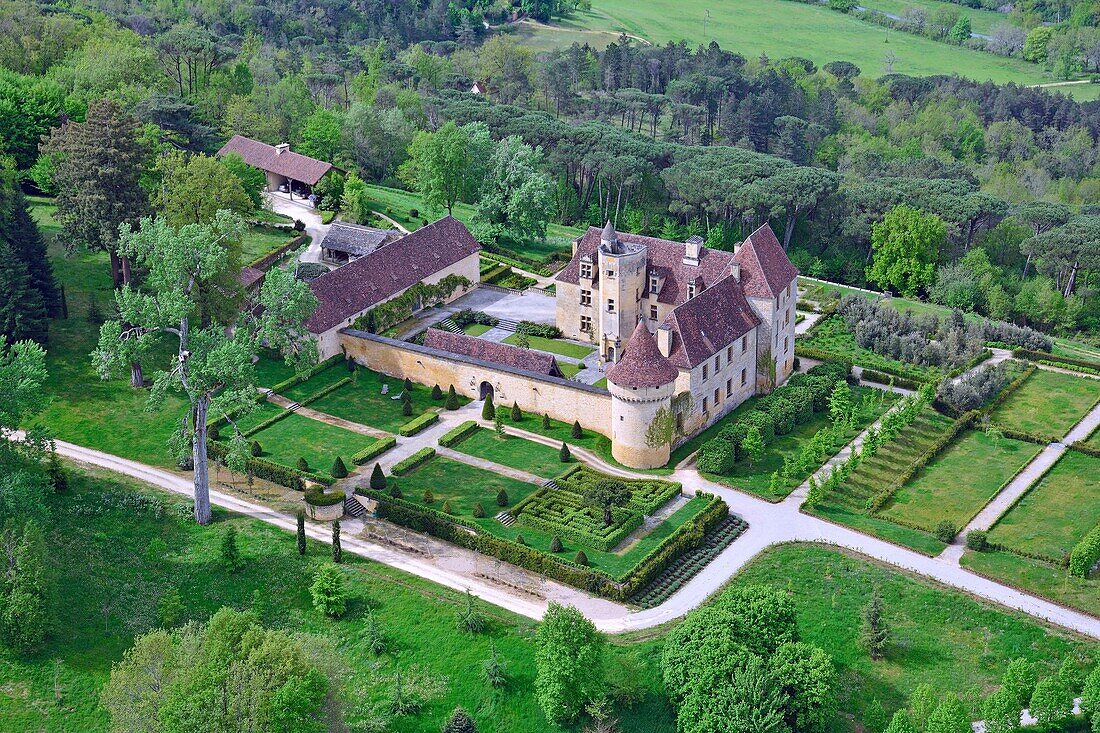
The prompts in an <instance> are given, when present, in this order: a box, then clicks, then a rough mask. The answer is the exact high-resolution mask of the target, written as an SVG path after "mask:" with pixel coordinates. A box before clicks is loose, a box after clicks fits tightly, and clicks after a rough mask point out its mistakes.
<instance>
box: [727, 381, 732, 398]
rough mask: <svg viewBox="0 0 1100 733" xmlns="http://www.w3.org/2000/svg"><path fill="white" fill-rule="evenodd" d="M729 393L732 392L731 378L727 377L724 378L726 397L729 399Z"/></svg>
mask: <svg viewBox="0 0 1100 733" xmlns="http://www.w3.org/2000/svg"><path fill="white" fill-rule="evenodd" d="M731 394H733V380H732V379H727V380H726V399H729V396H730V395H731Z"/></svg>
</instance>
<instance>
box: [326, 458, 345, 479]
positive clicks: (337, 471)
mask: <svg viewBox="0 0 1100 733" xmlns="http://www.w3.org/2000/svg"><path fill="white" fill-rule="evenodd" d="M329 473H331V474H332V477H333V478H347V476H348V467H347V466H345V465H344V459H343V458H341V457H340V456H336V460H335V461H333V462H332V470H331V471H329Z"/></svg>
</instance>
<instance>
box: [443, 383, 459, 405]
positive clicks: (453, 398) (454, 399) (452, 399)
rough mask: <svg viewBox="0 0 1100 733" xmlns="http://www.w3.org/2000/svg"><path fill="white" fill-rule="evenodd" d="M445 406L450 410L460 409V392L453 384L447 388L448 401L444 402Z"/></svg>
mask: <svg viewBox="0 0 1100 733" xmlns="http://www.w3.org/2000/svg"><path fill="white" fill-rule="evenodd" d="M443 406H444V407H445V408H447V409H448V410H457V409H458V394H457V393H456V392H455V386H454V385H453V384H452V385H451V386H450V387H448V388H447V401H446V402H444V403H443Z"/></svg>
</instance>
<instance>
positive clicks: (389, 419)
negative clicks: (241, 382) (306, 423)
mask: <svg viewBox="0 0 1100 733" xmlns="http://www.w3.org/2000/svg"><path fill="white" fill-rule="evenodd" d="M327 371H328V372H331V373H332V374H331V375H330V376H328V377H327V378H326V379H325V380H324V381H321V382H318V383H316V386H315V387H310V385H311V384H313V383H314V381H313V379H311V380H309V381H308V382H306V383H305V384H303V385H298V387H295V388H294V390H291V391H296V392H297V391H298V390H300V394H301V396H302V397H306V396H308V395H310V394H315V393H316V392H318V391H319V390H321V389H324V387H325V386H327V385H328V384H333V383H335V382H338V381H339V380H340V379H343V378H344V377H346V376H348V373H347V370H345V369H344V368H343V367H333V368H332V369H329V370H327ZM322 374H325V372H323V373H322ZM318 376H321V375H318ZM316 378H317V377H314V379H316ZM383 384H388V385H389V386H390V391H389V394H385V395H384V394H382V385H383ZM448 386H450V385H446V384H443V385H440V389H441V390H442V391H443V393H444V394H445V393H446V391H447V387H448ZM302 388H304V389H302ZM403 389H405V386H404V382H403V381H402V380H400V379H394V378H392V377H387V376H386V375H384V374H379V373H378V372H374V371H371V370H369V369H364V368H362V367H360V368H359V370H358V376H357V377H356V378H355V381H353V382H352V383H351V384H347V385H345V386H343V387H340V388H339V389H337V390H335V391H333V392H330V393H329V394H327V395H325V396H324V397H322V398H320V399H319V400H317V401H316V402H311V403H310V405H309V407H310V409H313V410H317V411H318V412H324V413H327V414H329V415H333V416H335V417H339V418H343V419H344V420H350V421H351V422H356V423H360V424H361V425H368V426H370V427H373V428H378V429H379V430H385V431H386V432H390V433H396V432H397V431H398V429H400V427H401V426H402V425H404V424H406V423H408V422H409V421H410V420H412V419H413V418H414V417H416V416H417V415H420V414H422V413H424V412H427V411H428V410H432V409H436V408H441V407H442V406H443V400H439V401H436V400H433V399H432V396H431V393H432V390H431V387H425V386H424V385H422V384H415V383H414V384H413V386H412V390H411V392H410V394H411V396H412V407H413V409H412V413H413V414H412V415H405V414H403V411H402V408H401V400H399V399H398V400H395V399H392V398H393V397H396V396H397V395H399V394H401V391H402V390H403ZM288 396H289V395H288ZM468 401H469V400H467V399H465V398H459V402H460V403H461V404H465V403H466V402H468Z"/></svg>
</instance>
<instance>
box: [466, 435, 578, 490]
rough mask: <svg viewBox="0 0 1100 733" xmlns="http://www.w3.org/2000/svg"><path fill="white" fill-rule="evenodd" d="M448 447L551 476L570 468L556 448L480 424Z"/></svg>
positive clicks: (505, 464)
mask: <svg viewBox="0 0 1100 733" xmlns="http://www.w3.org/2000/svg"><path fill="white" fill-rule="evenodd" d="M451 448H452V449H453V450H456V451H459V452H462V453H466V454H467V455H471V456H477V457H478V458H484V459H485V460H488V461H492V462H493V463H499V464H501V465H503V466H510V467H512V468H518V469H519V470H521V471H527V472H528V473H533V474H535V475H536V476H542V477H543V478H554V477H555V476H558V475H560V474H561V473H562V472H564V471H565V470H566V469H567V468H569V464H568V463H562V462H561V459H560V458H559V457H558V449H556V448H551V447H550V446H548V445H543V444H542V443H535V442H534V441H531V440H525V439H523V438H519V437H516V436H514V435H505V436H504V437H503V438H500V437H497V434H496V433H495V432H494V431H492V430H490V429H488V428H479V429H478V430H477V432H475V433H474V434H473V435H471V436H470V437H468V438H466V439H465V440H463V441H462V442H461V443H459V444H458V445H454V446H451Z"/></svg>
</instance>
